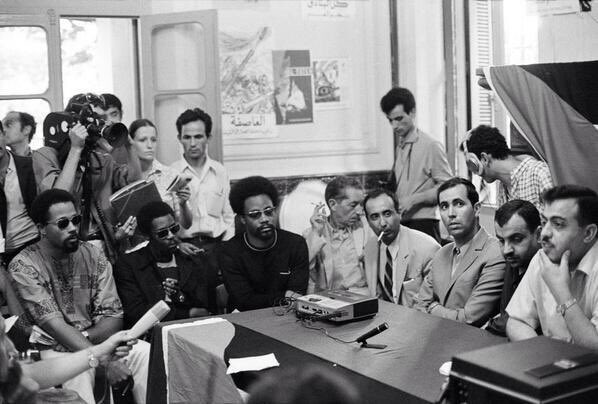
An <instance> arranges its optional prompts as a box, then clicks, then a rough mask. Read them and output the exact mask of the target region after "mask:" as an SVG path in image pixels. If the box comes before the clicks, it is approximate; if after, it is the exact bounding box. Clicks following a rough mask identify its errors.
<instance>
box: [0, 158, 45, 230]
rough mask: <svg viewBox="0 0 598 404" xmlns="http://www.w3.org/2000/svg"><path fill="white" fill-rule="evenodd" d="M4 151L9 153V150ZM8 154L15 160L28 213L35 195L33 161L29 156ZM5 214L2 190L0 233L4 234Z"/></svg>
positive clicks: (4, 197) (4, 198)
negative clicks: (0, 230)
mask: <svg viewBox="0 0 598 404" xmlns="http://www.w3.org/2000/svg"><path fill="white" fill-rule="evenodd" d="M6 152H7V153H10V152H9V151H6ZM10 155H11V157H12V159H13V160H14V162H15V168H16V170H17V177H18V179H19V187H20V188H21V195H22V196H23V202H24V203H25V207H26V208H27V213H29V212H30V209H31V204H32V203H33V200H34V199H35V197H36V196H37V186H36V184H35V176H34V175H33V162H32V159H31V157H22V156H15V155H14V154H12V153H10ZM7 214H8V213H7V210H6V195H5V194H4V192H0V226H2V234H6V220H7Z"/></svg>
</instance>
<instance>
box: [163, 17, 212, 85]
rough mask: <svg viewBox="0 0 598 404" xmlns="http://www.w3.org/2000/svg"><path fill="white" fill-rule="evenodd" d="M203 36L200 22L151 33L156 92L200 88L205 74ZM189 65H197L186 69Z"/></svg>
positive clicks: (204, 79)
mask: <svg viewBox="0 0 598 404" xmlns="http://www.w3.org/2000/svg"><path fill="white" fill-rule="evenodd" d="M204 37H205V33H204V32H203V27H202V26H201V24H199V23H182V24H176V25H161V26H159V27H157V28H156V29H155V30H154V31H153V32H152V71H153V76H154V85H155V87H156V89H157V90H179V89H189V88H202V87H203V86H204V85H205V81H206V73H205V70H204V69H203V68H201V67H202V66H205V63H202V60H205V59H206V57H207V56H206V46H205V43H204V41H203V40H198V38H204ZM189 66H199V67H200V68H198V69H189V68H188V67H189Z"/></svg>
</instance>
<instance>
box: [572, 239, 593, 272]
mask: <svg viewBox="0 0 598 404" xmlns="http://www.w3.org/2000/svg"><path fill="white" fill-rule="evenodd" d="M576 270H578V271H581V272H583V273H584V274H586V275H591V274H592V272H593V271H598V241H594V245H593V246H592V248H590V249H589V250H588V252H587V253H586V254H585V255H584V256H583V258H582V259H581V261H580V262H579V265H578V266H577V268H576Z"/></svg>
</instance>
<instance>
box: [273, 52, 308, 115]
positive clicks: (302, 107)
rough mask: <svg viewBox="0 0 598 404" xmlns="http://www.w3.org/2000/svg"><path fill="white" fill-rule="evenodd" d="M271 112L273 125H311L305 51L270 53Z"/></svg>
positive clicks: (306, 53) (306, 55)
mask: <svg viewBox="0 0 598 404" xmlns="http://www.w3.org/2000/svg"><path fill="white" fill-rule="evenodd" d="M272 69H273V72H274V97H273V102H274V112H275V115H276V124H277V125H289V124H295V123H308V122H313V121H314V114H313V97H312V84H311V83H312V81H311V78H312V73H311V63H310V56H309V51H308V50H279V51H272Z"/></svg>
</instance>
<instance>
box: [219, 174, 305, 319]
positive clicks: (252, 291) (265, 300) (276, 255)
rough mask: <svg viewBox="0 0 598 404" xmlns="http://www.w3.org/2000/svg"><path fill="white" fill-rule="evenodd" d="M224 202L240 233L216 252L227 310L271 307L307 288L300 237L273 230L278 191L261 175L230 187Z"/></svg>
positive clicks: (302, 243) (302, 242)
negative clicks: (227, 203) (240, 227)
mask: <svg viewBox="0 0 598 404" xmlns="http://www.w3.org/2000/svg"><path fill="white" fill-rule="evenodd" d="M230 204H231V206H232V209H233V211H234V212H235V213H236V214H237V215H238V217H239V218H240V221H241V223H242V224H243V226H244V228H245V229H244V231H243V232H241V233H239V234H236V235H235V236H234V237H233V238H232V239H230V240H228V241H226V242H224V243H223V244H222V246H221V250H220V251H219V254H218V259H219V265H220V268H221V269H222V274H223V277H224V285H225V287H226V290H227V292H228V295H229V300H228V308H229V310H233V309H238V310H241V311H244V310H254V309H261V308H264V307H271V306H274V305H278V304H280V303H282V302H283V300H284V298H285V297H288V298H291V299H292V298H293V297H295V296H297V295H302V294H304V293H305V291H306V290H307V280H308V277H309V273H308V271H309V262H308V257H307V245H306V243H305V240H304V239H303V237H301V236H300V235H298V234H294V233H290V232H288V231H284V230H281V229H277V228H276V222H277V218H276V215H277V211H276V207H277V206H278V191H276V188H275V187H274V185H273V184H272V183H271V182H270V181H269V180H267V179H266V178H264V177H247V178H244V179H242V180H239V181H238V182H237V183H236V184H234V186H233V187H232V189H231V192H230Z"/></svg>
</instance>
